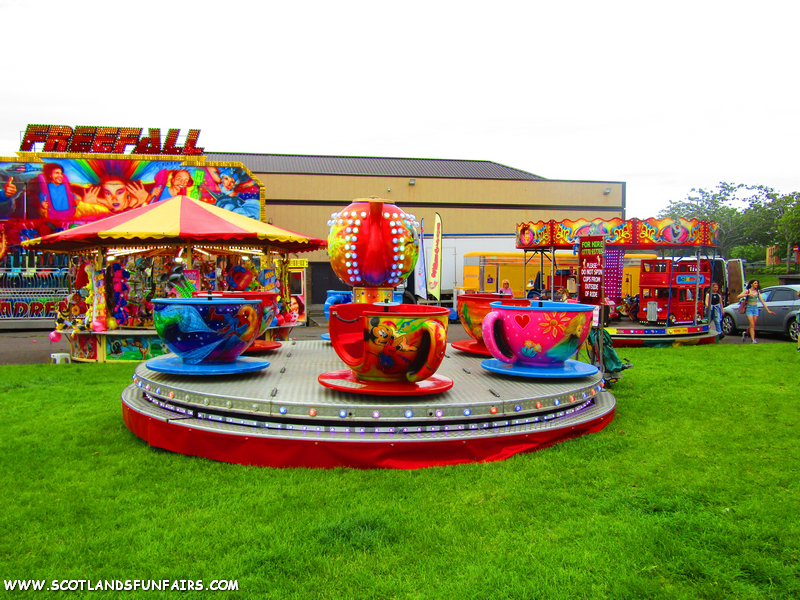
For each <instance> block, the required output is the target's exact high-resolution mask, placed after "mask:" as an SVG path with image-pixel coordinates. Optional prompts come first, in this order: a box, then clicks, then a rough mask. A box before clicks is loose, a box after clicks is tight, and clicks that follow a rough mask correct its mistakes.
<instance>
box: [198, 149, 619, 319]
mask: <svg viewBox="0 0 800 600" xmlns="http://www.w3.org/2000/svg"><path fill="white" fill-rule="evenodd" d="M206 158H207V159H208V160H213V161H236V162H241V163H243V164H244V165H245V166H246V167H247V168H248V169H249V170H250V171H251V172H252V173H253V175H255V176H256V177H257V178H258V179H259V180H260V181H261V182H262V183H263V185H264V188H265V197H264V205H263V209H262V220H264V221H267V222H272V223H274V224H275V225H278V226H280V227H283V228H286V229H290V230H293V231H298V232H301V233H303V234H306V235H311V236H315V237H320V238H326V237H327V235H328V226H327V224H326V223H327V221H328V219H330V216H331V213H333V212H337V211H338V210H341V209H342V208H344V207H345V206H347V205H348V204H350V203H351V202H352V201H353V200H354V199H356V198H368V197H370V196H378V197H380V198H383V199H385V200H388V201H390V202H392V203H394V204H397V205H398V206H400V207H401V208H403V209H404V210H407V211H409V212H412V213H414V214H415V215H416V217H417V219H418V220H422V219H425V222H426V223H433V219H434V215H435V213H437V212H438V213H439V214H440V215H441V217H442V222H443V229H444V234H445V239H446V240H448V239H449V240H451V244H455V242H454V241H453V240H457V239H459V238H460V239H463V240H472V242H473V245H472V246H471V247H470V249H474V248H475V242H476V240H479V242H478V243H480V244H483V245H484V246H487V247H485V250H486V251H499V250H500V248H498V247H492V246H493V245H494V243H493V241H492V240H493V239H497V240H501V239H503V240H505V241H504V244H505V246H506V247H508V241H509V238H513V236H514V232H515V229H516V225H517V223H522V222H527V221H538V220H549V219H555V220H562V219H572V220H576V219H580V218H584V219H595V218H602V219H611V218H614V217H620V218H625V183H624V182H620V181H564V180H553V179H546V178H544V177H540V176H538V175H534V174H532V173H529V172H527V171H522V170H520V169H515V168H511V167H507V166H505V165H501V164H498V163H494V162H491V161H479V160H447V159H416V158H373V157H351V156H299V155H284V154H240V153H207V154H206ZM445 245H447V242H446V243H445ZM453 247H454V248H455V246H453ZM456 251H457V250H454V252H456ZM304 257H307V258H308V260H309V272H308V276H309V281H308V283H309V287H310V292H311V294H310V299H311V302H313V303H315V304H317V303H322V302H324V301H325V293H326V290H327V289H344V288H343V285H342V284H341V283H339V282H338V280H337V279H336V277H335V275H334V274H333V271H332V269H331V268H330V264H329V263H328V258H327V255H326V254H325V253H324V252H315V253H312V254H309V255H304Z"/></svg>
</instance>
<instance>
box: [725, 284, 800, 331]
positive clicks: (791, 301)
mask: <svg viewBox="0 0 800 600" xmlns="http://www.w3.org/2000/svg"><path fill="white" fill-rule="evenodd" d="M798 292H800V285H797V284H793V285H773V286H771V287H768V288H764V289H763V290H761V297H762V298H764V302H766V303H767V306H769V309H770V310H771V311H772V312H774V313H775V314H774V315H771V314H769V313H768V312H767V311H765V310H763V306H761V303H760V302H759V303H758V306H759V308H761V309H762V310H760V311H759V315H758V320H757V321H756V331H772V332H775V333H784V334H786V335H788V336H789V337H790V338H792V341H795V342H796V341H797V336H798V334H800V297H798V296H797V294H798ZM748 327H749V324H748V322H747V316H746V315H742V314H739V303H738V302H734V303H733V304H728V306H726V307H725V308H723V309H722V332H723V333H724V334H725V335H734V334H735V333H736V332H737V331H747V328H748Z"/></svg>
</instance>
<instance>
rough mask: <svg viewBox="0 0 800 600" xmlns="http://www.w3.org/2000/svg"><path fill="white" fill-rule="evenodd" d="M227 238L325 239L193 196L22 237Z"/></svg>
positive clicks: (250, 243) (235, 241)
mask: <svg viewBox="0 0 800 600" xmlns="http://www.w3.org/2000/svg"><path fill="white" fill-rule="evenodd" d="M156 244H158V245H183V244H224V245H235V246H246V247H256V248H265V247H271V248H274V249H276V250H279V251H283V252H307V251H311V250H318V249H320V248H324V247H325V242H324V241H323V240H321V239H319V238H313V237H308V236H304V235H301V234H299V233H295V232H293V231H288V230H286V229H281V228H280V227H275V226H274V225H269V224H267V223H262V222H261V221H256V220H255V219H251V218H250V217H245V216H244V215H237V214H235V213H232V212H231V211H229V210H225V209H223V208H219V207H217V206H214V205H213V204H208V203H206V202H200V201H199V200H195V199H194V198H189V197H188V196H175V197H174V198H170V199H168V200H162V201H161V202H157V203H155V204H149V205H147V206H143V207H141V208H137V209H135V210H131V211H128V212H124V213H121V214H118V215H112V216H110V217H106V218H104V219H101V220H99V221H95V222H93V223H87V224H86V225H81V226H80V227H75V228H73V229H67V230H65V231H60V232H58V233H53V234H50V235H46V236H44V237H40V238H35V239H32V240H27V241H25V242H22V245H23V246H27V247H29V248H31V247H34V248H35V249H41V250H47V251H52V252H80V251H82V250H88V249H91V248H97V247H111V246H115V247H123V246H142V245H156Z"/></svg>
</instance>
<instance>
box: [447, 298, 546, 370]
mask: <svg viewBox="0 0 800 600" xmlns="http://www.w3.org/2000/svg"><path fill="white" fill-rule="evenodd" d="M504 299H505V300H504ZM501 300H503V301H504V303H505V304H506V305H514V306H530V302H528V300H523V299H520V300H514V299H512V298H508V296H505V295H504V294H461V295H459V296H458V298H457V300H456V312H457V313H458V319H459V320H460V321H461V325H463V326H464V329H465V331H466V332H467V334H468V335H469V336H470V337H471V338H472V339H471V340H465V341H457V342H453V343H452V346H453V347H454V348H457V349H459V350H463V351H465V352H472V353H474V354H482V355H485V356H489V354H490V353H489V350H488V348H486V344H485V343H484V342H483V320H484V319H485V318H486V315H487V314H489V311H490V310H491V308H490V307H489V304H490V303H492V302H498V301H501Z"/></svg>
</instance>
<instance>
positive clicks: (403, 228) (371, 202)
mask: <svg viewBox="0 0 800 600" xmlns="http://www.w3.org/2000/svg"><path fill="white" fill-rule="evenodd" d="M328 225H330V228H331V229H330V233H329V234H328V256H329V257H330V260H331V267H333V271H334V273H336V275H337V277H339V279H341V280H342V282H343V283H344V284H345V285H348V286H350V287H352V288H353V302H356V303H364V302H390V301H391V300H392V294H393V292H394V288H396V287H397V286H398V285H400V284H401V283H402V282H404V281H405V280H406V279H407V278H408V276H409V275H411V273H412V272H413V270H414V266H415V265H416V264H417V255H418V254H419V223H418V222H417V221H416V217H415V216H414V215H411V214H408V213H407V212H405V211H403V210H402V209H400V208H398V207H397V206H395V205H394V204H390V203H388V202H385V201H383V200H381V199H380V198H377V197H372V198H365V199H359V200H356V201H354V202H353V203H352V204H350V205H349V206H348V207H347V208H345V209H344V210H342V211H340V212H338V213H333V214H332V215H331V219H330V220H329V221H328Z"/></svg>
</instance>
